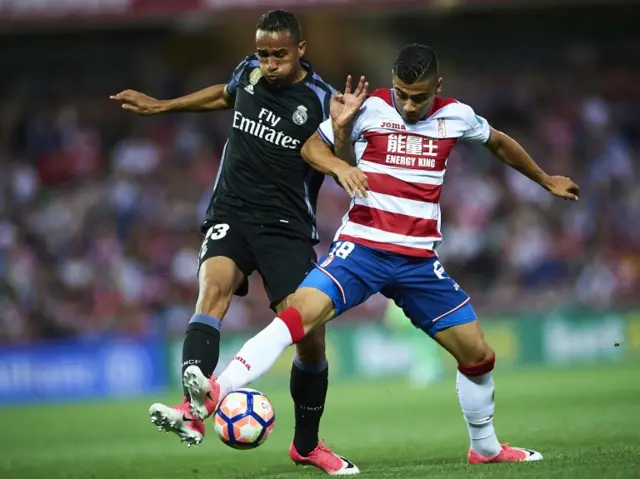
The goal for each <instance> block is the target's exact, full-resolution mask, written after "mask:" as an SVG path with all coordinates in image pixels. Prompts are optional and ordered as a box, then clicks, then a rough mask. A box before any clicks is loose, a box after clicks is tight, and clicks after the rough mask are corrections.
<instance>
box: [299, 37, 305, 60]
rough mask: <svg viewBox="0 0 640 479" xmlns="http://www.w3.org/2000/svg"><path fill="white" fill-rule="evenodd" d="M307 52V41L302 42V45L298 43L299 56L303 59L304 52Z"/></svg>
mask: <svg viewBox="0 0 640 479" xmlns="http://www.w3.org/2000/svg"><path fill="white" fill-rule="evenodd" d="M306 51H307V42H306V40H302V41H301V42H300V43H298V56H299V57H303V56H304V52H306Z"/></svg>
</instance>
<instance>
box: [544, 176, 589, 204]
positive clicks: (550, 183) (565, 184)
mask: <svg viewBox="0 0 640 479" xmlns="http://www.w3.org/2000/svg"><path fill="white" fill-rule="evenodd" d="M542 186H543V187H544V189H546V190H547V191H548V192H549V193H551V194H552V195H553V196H558V197H560V198H564V199H566V200H573V201H577V200H578V197H579V195H580V187H579V186H578V185H577V184H576V183H574V182H573V180H572V179H571V178H567V177H566V176H550V177H549V178H548V179H547V181H545V183H544V184H543V185H542Z"/></svg>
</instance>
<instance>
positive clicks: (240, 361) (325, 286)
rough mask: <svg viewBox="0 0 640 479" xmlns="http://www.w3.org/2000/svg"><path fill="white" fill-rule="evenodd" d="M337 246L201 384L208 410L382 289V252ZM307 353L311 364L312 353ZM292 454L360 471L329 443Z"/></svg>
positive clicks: (331, 468) (331, 470)
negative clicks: (283, 305) (219, 371)
mask: <svg viewBox="0 0 640 479" xmlns="http://www.w3.org/2000/svg"><path fill="white" fill-rule="evenodd" d="M334 246H335V247H334V248H333V251H334V252H336V251H337V252H336V255H330V256H329V257H328V258H324V260H323V261H322V263H321V266H318V267H316V268H314V269H313V270H312V271H311V272H310V273H309V274H308V275H307V276H306V278H305V279H304V281H303V282H302V284H301V285H300V288H299V289H298V290H297V291H296V293H295V294H294V295H293V297H291V298H289V300H288V301H287V303H288V307H287V308H286V309H284V310H283V311H282V312H281V313H279V314H278V316H277V317H276V318H275V319H274V321H273V322H272V323H271V324H270V325H269V326H267V327H266V328H265V329H263V330H262V331H261V332H260V333H258V334H257V335H256V336H254V337H253V338H251V339H250V340H249V341H247V343H245V345H244V346H243V347H242V349H241V350H240V351H239V352H238V353H237V355H236V356H235V358H234V360H233V361H231V363H230V364H229V366H228V367H227V369H226V370H225V371H224V372H223V373H222V374H221V375H220V377H219V378H218V379H217V380H215V381H214V380H212V381H209V384H208V385H206V386H203V384H202V381H201V382H200V384H197V385H196V387H200V388H204V389H207V391H208V392H209V394H210V396H211V398H212V401H211V403H210V404H209V406H208V408H207V409H208V413H210V412H213V411H214V410H215V407H216V405H217V403H218V401H219V400H220V398H222V397H223V396H224V395H225V394H227V393H228V392H229V391H232V390H234V389H237V388H241V387H245V386H247V385H248V384H250V383H251V382H252V381H255V380H256V379H258V378H259V377H260V376H262V374H264V373H265V372H266V371H267V370H268V369H269V368H271V366H272V365H273V364H274V363H275V361H276V360H277V358H278V357H279V356H280V354H281V353H282V352H283V351H284V349H286V347H288V346H289V345H291V344H297V343H300V342H301V341H302V340H303V338H304V337H308V335H309V333H310V332H311V331H314V330H316V329H317V328H319V327H322V326H323V325H324V324H325V323H326V322H327V321H329V320H330V319H331V318H333V317H334V316H337V315H339V314H341V313H342V312H343V311H345V310H347V309H349V308H351V307H354V306H356V305H358V304H360V303H362V302H363V301H365V300H366V299H367V298H369V296H371V295H372V294H374V293H375V292H377V291H379V290H380V288H381V287H382V285H383V284H384V282H385V281H386V278H387V277H388V274H387V273H388V270H389V268H388V267H387V265H385V264H380V258H378V257H376V254H377V253H375V252H373V250H370V249H368V248H365V247H360V246H357V245H354V244H352V243H347V244H346V245H345V244H344V243H338V244H337V245H334ZM340 247H342V249H339V248H340ZM318 337H319V336H318ZM320 346H321V345H319V344H316V345H314V346H311V347H310V348H309V351H314V352H313V353H309V352H307V351H305V350H301V353H302V354H316V356H314V358H318V357H322V356H320V354H321V353H320V351H321V349H320ZM307 358H308V363H311V362H312V361H311V357H309V356H307ZM194 412H195V413H196V414H199V413H198V412H197V411H194ZM317 420H318V421H319V417H318V418H317ZM314 429H315V428H314ZM316 433H317V431H316ZM289 453H290V457H291V458H292V459H293V460H294V461H295V462H296V463H298V464H305V465H312V466H315V467H318V468H320V469H322V470H323V471H325V472H327V473H328V474H332V475H346V474H357V473H358V472H359V471H358V469H357V467H355V466H354V465H353V464H352V463H350V462H349V461H348V460H346V459H345V458H343V457H340V456H337V455H336V454H334V453H333V452H332V451H331V450H329V449H328V448H326V447H324V445H323V442H322V441H320V443H319V444H318V445H317V447H316V448H315V449H313V450H312V451H311V452H310V453H308V454H307V455H306V456H304V455H302V454H300V453H299V452H298V451H297V450H296V449H295V445H293V444H292V447H291V448H290V451H289Z"/></svg>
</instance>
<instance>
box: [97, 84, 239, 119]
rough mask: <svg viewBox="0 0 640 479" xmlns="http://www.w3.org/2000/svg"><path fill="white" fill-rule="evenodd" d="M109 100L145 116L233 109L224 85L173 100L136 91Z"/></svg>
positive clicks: (123, 93) (125, 91) (120, 94)
mask: <svg viewBox="0 0 640 479" xmlns="http://www.w3.org/2000/svg"><path fill="white" fill-rule="evenodd" d="M109 98H111V99H112V100H115V101H119V102H120V103H121V104H122V108H123V109H124V110H128V111H132V112H133V113H137V114H138V115H144V116H151V115H158V114H160V113H167V112H170V111H188V112H204V111H215V110H228V109H230V108H232V107H233V99H232V98H231V97H230V95H229V92H228V91H227V86H226V85H224V84H221V85H213V86H210V87H207V88H204V89H203V90H200V91H197V92H194V93H190V94H189V95H185V96H181V97H178V98H173V99H171V100H157V99H155V98H153V97H150V96H148V95H145V94H144V93H141V92H139V91H135V90H124V91H122V92H120V93H118V94H117V95H112V96H110V97H109Z"/></svg>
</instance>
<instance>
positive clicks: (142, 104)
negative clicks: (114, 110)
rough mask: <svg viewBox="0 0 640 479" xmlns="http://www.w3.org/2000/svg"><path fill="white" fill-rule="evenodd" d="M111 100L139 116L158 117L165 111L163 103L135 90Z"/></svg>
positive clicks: (113, 97) (121, 93) (120, 94)
mask: <svg viewBox="0 0 640 479" xmlns="http://www.w3.org/2000/svg"><path fill="white" fill-rule="evenodd" d="M109 98H110V99H112V100H115V101H119V102H120V103H121V104H122V108H123V109H124V110H128V111H132V112H133V113H137V114H138V115H145V116H149V115H157V114H158V113H163V112H164V111H165V109H164V103H163V102H162V101H160V100H156V99H155V98H152V97H150V96H148V95H145V94H144V93H140V92H139V91H135V90H125V91H122V92H120V93H118V94H117V95H111V96H110V97H109Z"/></svg>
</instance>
